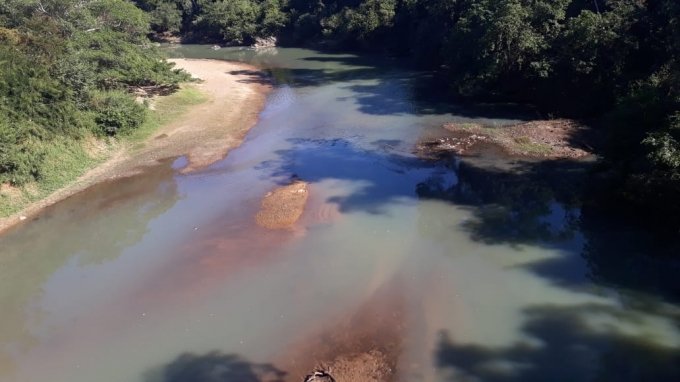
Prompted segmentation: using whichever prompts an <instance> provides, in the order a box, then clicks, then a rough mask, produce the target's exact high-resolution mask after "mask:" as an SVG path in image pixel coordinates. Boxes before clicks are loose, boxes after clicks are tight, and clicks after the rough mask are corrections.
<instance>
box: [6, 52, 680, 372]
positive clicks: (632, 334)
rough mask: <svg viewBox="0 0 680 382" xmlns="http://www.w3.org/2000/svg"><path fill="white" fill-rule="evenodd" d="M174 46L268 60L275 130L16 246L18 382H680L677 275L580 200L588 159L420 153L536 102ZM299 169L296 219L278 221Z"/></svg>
mask: <svg viewBox="0 0 680 382" xmlns="http://www.w3.org/2000/svg"><path fill="white" fill-rule="evenodd" d="M171 54H172V55H174V56H177V57H194V58H215V59H228V60H239V61H243V62H248V63H251V64H255V65H257V66H260V67H262V68H264V69H266V70H267V71H268V73H269V74H270V76H271V78H270V79H271V80H273V81H274V83H275V89H274V91H273V92H272V94H271V95H270V96H269V99H268V102H267V104H266V106H265V109H264V110H263V112H262V114H261V116H260V121H259V123H258V124H257V126H255V127H254V128H253V130H251V132H250V133H249V135H248V136H247V138H246V140H245V142H244V143H243V145H242V146H241V147H240V148H238V149H236V150H233V151H232V152H231V153H230V154H229V156H228V157H227V158H226V159H224V160H222V161H220V162H218V163H216V164H214V165H212V166H211V167H210V168H208V169H205V170H203V171H200V172H197V173H191V174H181V173H180V172H179V171H178V170H179V169H180V168H181V167H182V166H183V165H184V164H185V160H184V159H183V158H177V159H176V160H169V161H166V162H163V163H159V164H158V166H156V167H154V168H151V169H149V170H148V171H145V172H144V173H143V174H140V175H136V176H133V177H131V178H126V179H120V180H115V181H111V182H108V183H103V184H100V185H97V186H95V187H92V188H90V189H89V190H87V191H85V192H83V193H81V194H78V195H76V196H74V197H71V198H69V199H67V200H65V201H63V202H61V203H59V204H57V205H55V206H53V207H50V208H48V209H47V210H45V211H44V212H43V213H41V214H40V215H39V216H37V218H36V219H34V220H33V221H30V222H28V223H26V224H24V225H22V226H21V227H17V228H16V229H14V230H12V231H10V232H8V233H7V234H5V235H4V236H2V237H0V309H1V313H0V380H1V381H31V382H33V381H47V380H49V381H51V382H67V381H68V382H85V381H88V382H89V381H97V382H108V381H111V382H113V381H115V382H120V381H140V382H179V381H183V382H184V381H244V382H251V381H273V380H285V381H300V380H301V377H302V376H303V375H304V372H305V371H309V370H310V368H312V367H314V365H316V364H317V363H319V362H328V361H330V360H332V359H333V357H343V356H344V357H349V356H354V355H356V354H363V353H371V352H375V351H378V352H380V354H383V355H384V356H385V359H386V360H387V363H388V364H389V366H390V369H391V370H392V371H393V372H394V374H393V376H394V380H399V381H652V380H653V381H677V380H680V356H679V352H680V305H678V303H679V301H680V283H678V282H677V281H676V280H677V277H678V275H680V266H679V265H678V263H677V262H675V261H672V260H669V259H664V258H663V257H659V256H655V255H657V253H655V252H656V251H657V249H656V248H657V244H658V243H654V242H652V241H651V239H646V238H645V237H644V235H637V234H636V233H635V232H632V231H631V230H629V229H627V228H626V227H623V226H617V225H616V224H615V222H610V221H608V220H606V219H603V218H602V217H598V216H596V215H593V214H591V213H589V212H588V211H587V210H585V209H584V210H582V209H581V208H580V205H581V204H580V202H579V200H578V198H577V197H575V196H574V195H575V194H574V193H573V192H571V189H572V188H574V187H573V186H574V184H576V183H578V179H580V175H579V174H582V171H585V170H583V169H582V167H583V166H584V164H573V163H572V164H570V163H563V164H559V165H555V166H551V167H548V168H547V169H546V168H545V166H544V165H545V164H544V163H539V162H526V163H509V162H507V161H504V160H501V159H493V160H484V159H466V160H462V161H461V160H459V159H450V160H442V161H438V162H433V161H426V160H422V159H419V158H417V157H416V156H414V155H413V154H412V152H413V147H414V145H415V144H416V142H417V141H418V140H419V139H420V138H421V137H423V136H434V135H436V134H437V133H438V129H439V126H440V125H441V124H442V123H443V122H446V121H452V120H456V121H472V122H481V123H487V124H497V125H504V124H509V123H513V122H516V121H519V120H522V118H520V117H518V115H520V114H517V113H512V112H509V111H503V110H498V109H490V108H488V107H476V108H472V107H462V106H455V105H451V104H450V103H444V102H438V101H437V99H436V97H435V96H431V95H429V94H428V91H427V87H423V86H422V84H423V83H426V82H427V81H429V80H430V78H429V77H428V75H427V73H419V72H414V71H410V70H407V69H403V68H399V65H398V62H396V61H391V60H387V59H376V58H370V57H362V56H355V55H350V54H323V53H320V52H316V51H312V50H302V49H276V50H270V51H265V52H259V53H255V52H254V51H252V50H244V49H236V48H234V49H231V48H230V49H221V50H217V51H213V50H211V49H210V48H209V47H207V46H183V47H175V48H173V49H172V50H171ZM266 80H269V79H266ZM508 167H513V170H512V171H509V170H508ZM293 178H300V179H303V180H305V181H308V182H309V183H310V200H309V204H308V206H307V208H306V210H305V213H304V215H303V217H302V220H301V221H300V223H299V224H298V226H297V227H296V228H295V229H293V230H291V231H281V232H278V231H277V232H271V231H266V230H264V229H262V228H259V227H257V226H256V225H255V223H254V218H253V217H254V214H255V213H256V211H257V209H258V207H259V203H260V200H261V198H262V197H263V196H264V195H265V194H266V193H267V192H268V191H270V190H271V189H273V188H275V187H276V186H278V185H282V184H287V183H288V182H289V181H290V180H291V179H293ZM371 354H374V353H371ZM366 380H370V379H368V378H367V379H366Z"/></svg>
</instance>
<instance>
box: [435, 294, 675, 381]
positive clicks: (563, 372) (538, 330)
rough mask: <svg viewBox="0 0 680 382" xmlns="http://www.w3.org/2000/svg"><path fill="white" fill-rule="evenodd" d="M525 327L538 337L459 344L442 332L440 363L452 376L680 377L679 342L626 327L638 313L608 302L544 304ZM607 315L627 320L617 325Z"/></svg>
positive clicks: (491, 378) (495, 378)
mask: <svg viewBox="0 0 680 382" xmlns="http://www.w3.org/2000/svg"><path fill="white" fill-rule="evenodd" d="M525 315H526V322H525V324H524V325H523V327H522V331H524V332H525V333H526V334H527V335H528V336H530V337H531V338H533V339H535V340H537V341H538V342H537V343H534V344H532V343H516V344H512V345H511V346H507V347H485V346H479V345H465V344H456V343H455V342H454V341H452V340H451V338H450V333H448V332H446V331H444V332H441V333H440V338H439V343H438V347H437V351H436V359H437V367H438V368H439V369H440V372H441V373H442V375H447V374H448V378H446V379H445V380H448V381H488V382H496V381H498V382H500V381H537V382H538V381H546V380H550V381H631V382H633V381H668V382H670V381H676V380H677V378H678V375H680V352H679V351H678V349H677V347H676V346H675V345H677V344H674V343H670V344H669V343H668V341H664V339H663V338H661V339H659V338H656V340H658V341H659V342H660V343H657V342H655V341H654V340H655V339H653V338H651V339H650V338H649V334H648V333H645V332H644V331H633V332H626V331H625V330H622V328H623V327H625V326H626V324H628V328H632V327H635V326H637V325H638V324H639V322H638V321H637V320H638V319H639V317H636V315H635V314H630V313H628V312H623V311H621V310H620V309H615V308H612V307H610V306H606V305H599V304H585V305H576V306H569V307H562V306H555V305H543V306H534V307H531V308H527V309H526V310H525ZM608 320H614V321H623V323H622V324H620V325H617V326H611V325H607V324H606V323H605V322H606V321H608Z"/></svg>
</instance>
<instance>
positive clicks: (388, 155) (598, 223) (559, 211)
mask: <svg viewBox="0 0 680 382" xmlns="http://www.w3.org/2000/svg"><path fill="white" fill-rule="evenodd" d="M291 143H292V144H293V147H292V148H291V149H286V150H280V151H278V152H277V154H278V159H277V160H275V161H269V162H264V163H263V164H261V165H260V168H261V169H263V170H266V171H267V172H268V173H269V174H270V175H272V176H275V177H282V178H285V179H287V177H289V176H291V175H292V174H294V175H295V176H297V177H299V178H301V179H304V180H306V181H308V182H311V183H315V182H320V181H323V180H326V179H342V180H348V181H352V182H357V183H359V184H361V185H362V187H360V188H359V189H357V190H356V191H354V192H352V193H350V194H349V195H346V196H339V197H333V198H332V199H330V200H328V202H330V203H335V204H337V205H338V207H339V209H340V210H341V211H342V212H345V213H350V212H368V213H372V214H384V213H386V208H387V207H388V206H389V205H391V204H393V203H399V202H400V201H403V200H409V199H411V200H414V199H415V200H436V201H441V202H446V203H449V204H451V205H454V206H457V207H459V208H463V209H467V210H469V211H470V212H472V218H471V219H469V220H467V221H465V222H463V223H462V225H461V226H459V228H460V229H462V230H464V231H465V232H467V233H468V234H469V235H470V237H471V239H472V240H474V241H477V242H480V243H483V244H485V245H499V244H502V245H509V246H512V247H518V248H519V246H521V245H531V246H540V247H545V248H549V249H554V250H558V251H561V252H562V253H563V255H562V256H559V257H556V258H551V259H541V260H537V261H535V262H531V263H529V264H525V265H522V266H523V267H524V268H526V269H528V270H530V271H532V272H534V273H535V274H537V275H539V276H541V277H543V278H546V279H548V280H550V281H551V283H553V284H556V285H560V286H562V287H565V288H569V289H578V288H580V287H582V286H583V285H584V284H587V283H589V282H595V283H597V284H599V285H603V286H610V287H615V288H620V292H621V293H623V295H627V294H629V293H632V294H634V295H637V297H638V298H639V297H640V295H645V296H647V297H649V298H651V299H654V300H657V299H658V300H664V301H667V302H674V303H675V302H678V301H680V283H678V282H677V275H678V274H680V262H679V261H678V260H677V259H675V258H673V257H672V256H670V255H672V254H673V253H674V251H675V250H677V249H678V247H677V245H678V243H677V242H675V241H663V240H659V239H658V238H656V237H654V236H653V235H650V234H649V233H645V232H640V231H636V230H633V229H630V228H628V229H626V228H625V227H622V225H621V224H620V223H618V222H616V221H612V219H611V218H607V217H606V216H602V215H601V214H598V213H597V212H596V211H592V210H589V209H585V210H584V209H581V206H582V202H583V200H585V199H588V198H589V195H588V191H589V188H588V182H587V180H588V174H589V171H590V169H591V167H592V163H589V162H577V161H562V160H558V161H514V162H513V161H507V160H504V161H496V162H491V163H489V162H484V163H481V162H480V161H476V160H475V159H474V158H469V159H464V160H462V161H459V160H457V159H449V160H440V161H429V160H422V159H419V158H418V157H415V156H410V155H404V154H403V153H400V152H398V150H394V148H395V147H398V146H399V144H400V142H398V141H375V142H372V143H371V145H370V147H360V146H359V145H358V144H355V143H353V142H351V141H349V140H346V139H333V140H328V139H315V140H308V139H296V140H291ZM497 165H498V166H497ZM429 223H433V224H434V225H441V226H447V225H448V223H447V222H446V221H437V222H429ZM430 234H431V233H430ZM509 256H510V255H509ZM584 260H585V264H586V266H587V268H586V269H584V268H583V263H584ZM632 269H634V270H635V271H634V272H633V271H631V270H632Z"/></svg>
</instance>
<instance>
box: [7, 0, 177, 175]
mask: <svg viewBox="0 0 680 382" xmlns="http://www.w3.org/2000/svg"><path fill="white" fill-rule="evenodd" d="M149 32H150V29H149V16H148V15H147V14H146V13H145V12H143V11H141V10H140V9H139V8H137V7H136V6H135V5H134V4H133V3H132V2H130V1H128V0H3V1H2V2H0V184H2V183H10V184H13V185H22V184H25V183H28V182H32V181H40V180H41V178H43V177H44V175H45V171H46V170H45V163H44V162H45V158H46V156H47V153H48V152H49V150H50V149H51V143H52V142H55V141H56V140H63V139H64V138H66V139H73V140H77V139H79V138H82V137H84V136H87V135H99V136H105V135H116V134H120V133H125V132H128V131H131V130H133V129H135V128H136V127H138V126H139V125H140V124H141V123H142V122H143V121H144V118H145V116H146V107H145V106H143V105H141V104H139V103H137V102H135V100H134V96H133V95H132V94H131V93H130V91H129V90H130V89H131V88H132V87H137V86H173V85H175V84H177V83H178V82H179V81H182V80H186V79H187V76H186V74H185V73H181V72H179V71H175V70H173V69H172V68H171V65H170V64H168V63H166V62H164V61H162V60H161V55H160V53H159V51H157V50H156V49H155V48H154V47H153V46H152V45H151V42H150V41H149V40H148V37H147V35H148V33H149Z"/></svg>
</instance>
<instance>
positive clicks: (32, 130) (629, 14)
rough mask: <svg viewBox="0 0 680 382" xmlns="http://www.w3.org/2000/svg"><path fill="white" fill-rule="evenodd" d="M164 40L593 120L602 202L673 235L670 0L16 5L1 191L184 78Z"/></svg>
mask: <svg viewBox="0 0 680 382" xmlns="http://www.w3.org/2000/svg"><path fill="white" fill-rule="evenodd" d="M135 5H136V7H137V8H136V7H135ZM150 32H152V33H150ZM163 35H165V36H167V35H177V36H181V37H182V39H183V41H186V42H214V43H220V44H231V45H241V44H251V43H252V42H253V41H255V39H256V38H258V37H268V36H275V37H277V38H278V40H279V42H280V43H281V44H283V45H292V46H310V47H316V48H323V49H342V50H357V51H364V52H371V53H379V54H386V55H392V56H398V57H403V59H404V60H409V61H411V62H412V63H413V64H414V65H418V66H419V67H422V68H427V69H433V70H436V71H437V72H438V73H440V75H441V76H442V77H443V78H445V79H446V80H445V82H446V84H447V88H448V89H449V91H450V92H451V94H452V96H455V97H461V98H466V99H470V100H484V101H497V102H514V103H525V104H531V105H534V106H535V107H537V108H539V109H540V110H543V111H544V112H545V113H546V114H548V113H549V114H551V115H556V116H565V117H571V118H584V119H587V120H588V121H589V123H590V124H592V125H593V126H596V127H597V128H598V129H599V130H601V132H602V135H603V136H605V137H606V139H605V144H604V145H603V146H602V154H603V155H604V160H603V161H602V163H601V164H600V166H599V169H598V171H599V174H605V175H606V176H601V177H600V178H602V179H605V180H604V181H603V182H604V183H606V185H607V189H608V190H616V192H614V193H610V194H611V197H610V196H608V197H607V199H609V200H612V201H614V200H615V201H616V203H618V204H622V203H623V204H625V205H626V206H628V207H632V208H631V209H630V210H631V211H634V212H636V213H639V212H641V211H644V212H647V213H651V214H652V215H653V216H655V219H656V218H661V220H663V221H667V222H671V223H673V225H675V226H676V227H677V226H680V203H678V200H680V2H678V1H677V0H135V1H134V2H133V1H127V0H7V1H4V2H3V3H2V4H0V41H1V42H2V46H0V62H2V67H1V69H0V182H12V183H17V184H20V183H22V182H26V181H29V180H31V179H36V178H39V177H40V160H41V147H44V146H43V145H40V144H37V143H36V142H41V141H45V140H47V141H49V139H50V137H52V136H54V135H60V134H67V135H73V136H78V135H79V134H81V132H83V131H91V132H96V133H97V134H116V133H118V132H121V131H126V130H130V129H134V128H135V126H136V125H138V124H139V123H140V120H141V119H143V117H144V110H143V108H142V107H141V106H140V105H138V104H135V103H134V102H133V101H132V98H131V97H130V96H129V94H126V91H127V89H129V88H130V87H131V86H139V85H160V86H165V85H172V84H175V83H177V82H178V81H180V80H182V79H183V78H184V77H183V76H182V74H181V73H178V72H174V71H172V70H171V68H170V66H169V65H167V64H165V63H163V62H162V61H160V60H159V58H160V55H159V53H158V52H157V51H156V50H155V49H154V48H153V46H152V45H151V44H150V43H149V40H148V37H149V36H151V37H153V36H163ZM614 196H616V197H614ZM675 232H677V228H675Z"/></svg>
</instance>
